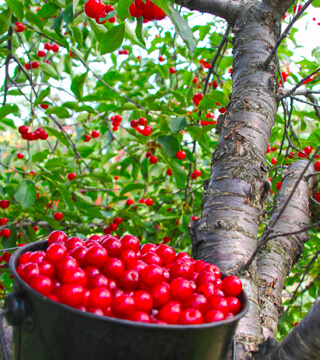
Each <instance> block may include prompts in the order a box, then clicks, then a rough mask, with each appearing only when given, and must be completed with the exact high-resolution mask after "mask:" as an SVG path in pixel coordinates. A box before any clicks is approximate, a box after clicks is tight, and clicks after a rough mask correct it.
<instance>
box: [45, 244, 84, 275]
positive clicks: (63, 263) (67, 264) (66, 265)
mask: <svg viewBox="0 0 320 360" xmlns="http://www.w3.org/2000/svg"><path fill="white" fill-rule="evenodd" d="M54 245H55V244H52V245H51V246H54ZM45 259H46V260H48V261H50V260H49V259H48V258H47V256H46V258H45ZM54 265H55V267H56V271H57V274H58V277H59V278H61V277H62V276H63V274H64V272H66V271H67V270H71V269H78V268H79V263H78V261H77V260H76V259H75V258H73V257H72V256H64V257H61V258H60V259H59V260H58V261H56V260H55V262H54Z"/></svg>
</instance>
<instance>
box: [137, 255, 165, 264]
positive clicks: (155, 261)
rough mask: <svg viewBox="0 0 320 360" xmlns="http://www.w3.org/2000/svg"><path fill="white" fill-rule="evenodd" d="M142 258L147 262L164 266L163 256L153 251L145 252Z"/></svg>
mask: <svg viewBox="0 0 320 360" xmlns="http://www.w3.org/2000/svg"><path fill="white" fill-rule="evenodd" d="M141 260H142V261H144V262H145V263H146V264H148V265H151V264H155V265H158V266H162V260H161V257H160V256H159V255H158V254H156V253H153V252H148V253H145V254H143V255H142V256H141Z"/></svg>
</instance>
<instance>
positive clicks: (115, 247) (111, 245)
mask: <svg viewBox="0 0 320 360" xmlns="http://www.w3.org/2000/svg"><path fill="white" fill-rule="evenodd" d="M101 245H102V246H103V247H104V248H105V249H106V250H107V251H108V254H109V255H110V256H113V257H117V256H120V255H121V252H122V250H123V245H122V243H121V242H120V241H119V240H118V239H116V238H114V237H110V238H107V239H104V240H102V242H101Z"/></svg>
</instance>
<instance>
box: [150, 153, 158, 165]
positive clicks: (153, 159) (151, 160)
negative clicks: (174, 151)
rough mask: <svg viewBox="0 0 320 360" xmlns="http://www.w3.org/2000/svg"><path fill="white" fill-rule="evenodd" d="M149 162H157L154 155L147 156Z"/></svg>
mask: <svg viewBox="0 0 320 360" xmlns="http://www.w3.org/2000/svg"><path fill="white" fill-rule="evenodd" d="M149 162H150V164H156V163H157V162H158V158H157V157H156V156H153V155H152V156H150V157H149Z"/></svg>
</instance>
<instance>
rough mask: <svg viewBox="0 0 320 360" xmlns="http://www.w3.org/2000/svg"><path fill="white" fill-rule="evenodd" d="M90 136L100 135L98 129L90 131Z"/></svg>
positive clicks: (96, 136)
mask: <svg viewBox="0 0 320 360" xmlns="http://www.w3.org/2000/svg"><path fill="white" fill-rule="evenodd" d="M91 136H92V137H93V138H98V137H99V136H100V133H99V131H97V130H93V131H92V133H91Z"/></svg>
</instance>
